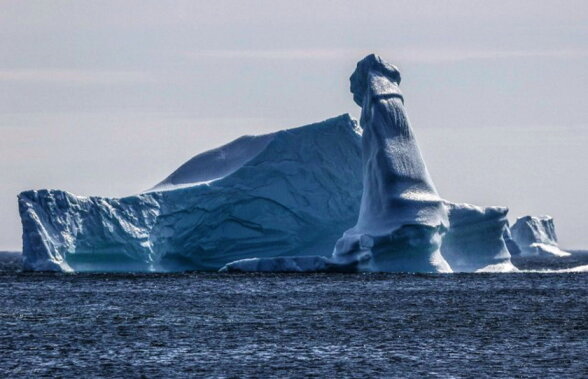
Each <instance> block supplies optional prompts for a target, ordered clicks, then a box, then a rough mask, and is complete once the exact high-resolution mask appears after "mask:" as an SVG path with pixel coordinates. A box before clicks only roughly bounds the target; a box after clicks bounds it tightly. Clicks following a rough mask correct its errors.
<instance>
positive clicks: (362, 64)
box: [349, 54, 400, 107]
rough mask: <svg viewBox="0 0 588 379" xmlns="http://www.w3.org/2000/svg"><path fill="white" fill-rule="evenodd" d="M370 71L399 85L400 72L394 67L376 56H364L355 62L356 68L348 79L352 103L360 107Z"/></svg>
mask: <svg viewBox="0 0 588 379" xmlns="http://www.w3.org/2000/svg"><path fill="white" fill-rule="evenodd" d="M370 71H374V72H378V73H380V74H382V75H384V76H385V77H387V78H388V79H390V81H392V82H394V83H396V84H399V83H400V72H399V71H398V69H397V68H396V67H395V66H393V65H391V64H389V63H387V62H386V61H384V60H383V59H382V58H380V57H379V56H378V55H376V54H370V55H368V56H366V57H365V58H363V59H362V60H360V61H359V62H357V67H356V68H355V71H354V72H353V74H351V77H350V78H349V81H350V91H351V93H352V94H353V101H354V102H355V103H356V104H357V105H359V106H360V107H362V106H363V98H364V97H365V93H366V91H367V88H368V77H369V73H370Z"/></svg>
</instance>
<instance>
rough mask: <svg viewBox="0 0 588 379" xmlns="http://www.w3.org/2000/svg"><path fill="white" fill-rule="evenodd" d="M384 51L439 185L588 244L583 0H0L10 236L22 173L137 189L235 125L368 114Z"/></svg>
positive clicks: (2, 244) (3, 197)
mask: <svg viewBox="0 0 588 379" xmlns="http://www.w3.org/2000/svg"><path fill="white" fill-rule="evenodd" d="M372 52H373V53H377V54H379V55H381V56H382V57H383V58H384V59H386V60H388V61H389V62H391V63H393V64H395V65H396V66H398V67H399V69H400V71H401V73H402V78H403V79H402V83H401V88H402V90H403V92H404V94H405V99H406V102H405V103H406V107H407V111H408V113H409V116H410V119H411V122H412V126H413V129H414V131H415V134H416V136H417V139H418V142H419V144H420V147H421V149H422V151H423V155H424V158H425V160H426V162H427V165H428V167H429V171H430V172H431V175H432V177H433V180H434V182H435V184H436V186H437V188H438V190H439V192H440V194H441V195H442V196H443V197H444V198H447V199H448V200H451V201H456V202H469V203H474V204H477V205H506V206H508V207H509V208H510V213H509V218H510V219H511V221H514V220H516V218H517V217H520V216H523V215H526V214H532V215H538V214H549V215H552V216H553V217H554V218H555V222H556V228H557V232H558V235H559V237H560V243H561V245H562V246H563V247H565V248H576V249H580V248H587V249H588V217H587V216H586V215H588V202H587V201H585V193H586V188H585V187H586V185H587V184H588V167H587V166H586V165H587V163H588V148H587V146H588V72H587V67H588V2H586V1H573V0H569V1H561V0H560V1H540V0H534V1H525V0H520V1H473V0H465V1H441V0H438V1H419V0H410V1H390V0H385V1H344V0H339V1H327V0H323V1H321V0H314V1H307V0H296V1H292V0H289V1H281V0H271V1H265V0H256V1H248V0H215V1H204V0H196V1H132V0H126V1H124V2H123V1H61V0H52V1H34V0H33V1H18V0H17V1H4V0H0V217H1V218H0V250H20V249H21V225H20V220H19V217H18V207H17V200H16V195H17V194H18V193H19V192H21V191H23V190H28V189H41V188H52V189H64V190H67V191H70V192H73V193H76V194H79V195H102V196H125V195H130V194H135V193H138V192H140V191H142V190H145V189H147V188H150V187H152V186H153V185H154V184H156V183H158V182H159V181H161V180H162V179H163V178H165V177H166V176H167V175H168V174H169V173H171V172H172V171H173V170H174V169H175V168H177V167H178V166H179V165H180V164H182V163H183V162H184V161H186V160H188V159H189V158H190V157H192V156H193V155H196V154H197V153H200V152H202V151H205V150H208V149H210V148H213V147H216V146H219V145H221V144H224V143H226V142H229V141H231V140H232V139H234V138H236V137H239V136H240V135H243V134H261V133H266V132H271V131H275V130H279V129H283V128H289V127H295V126H300V125H305V124H309V123H313V122H316V121H320V120H324V119H327V118H330V117H333V116H336V115H339V114H343V113H350V114H351V115H352V116H354V117H358V116H359V111H360V109H359V108H358V107H357V106H356V105H355V104H354V103H353V101H352V97H351V94H350V93H349V80H348V78H349V76H350V74H351V73H352V71H353V69H354V68H355V64H356V63H357V61H358V60H360V59H361V58H363V57H364V56H365V55H366V54H368V53H372Z"/></svg>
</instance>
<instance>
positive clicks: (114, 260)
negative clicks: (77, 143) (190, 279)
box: [18, 115, 362, 272]
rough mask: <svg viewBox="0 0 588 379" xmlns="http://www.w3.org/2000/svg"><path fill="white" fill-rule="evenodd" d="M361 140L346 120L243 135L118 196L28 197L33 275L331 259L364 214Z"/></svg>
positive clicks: (27, 265) (23, 198) (23, 202)
mask: <svg viewBox="0 0 588 379" xmlns="http://www.w3.org/2000/svg"><path fill="white" fill-rule="evenodd" d="M360 135H361V130H360V129H359V128H358V126H357V123H356V122H355V121H354V120H352V119H351V117H350V116H349V115H341V116H338V117H335V118H332V119H329V120H326V121H324V122H320V123H316V124H311V125H307V126H303V127H299V128H294V129H289V130H283V131H279V132H276V133H271V134H267V135H263V136H257V137H252V136H246V137H242V138H239V139H237V140H235V141H233V142H231V143H229V144H227V145H225V146H221V147H219V148H217V149H214V150H211V151H208V152H205V153H203V154H200V155H197V156H196V157H194V158H192V159H191V160H189V161H188V162H186V163H185V164H183V165H182V166H181V167H179V168H178V169H177V170H176V171H175V172H173V173H172V174H171V175H170V176H168V177H167V178H166V179H164V180H163V181H162V182H160V183H159V184H158V185H156V186H155V187H153V188H151V189H150V190H148V191H145V192H144V193H141V194H138V195H135V196H129V197H124V198H120V199H112V198H103V197H81V196H75V195H73V194H71V193H69V192H66V191H59V190H36V191H25V192H22V193H21V194H20V195H19V197H18V201H19V209H20V215H21V221H22V226H23V268H24V269H25V270H36V271H64V272H71V271H75V272H79V271H94V272H113V271H122V272H128V271H133V272H174V271H195V270H199V271H216V270H218V269H219V268H221V267H222V266H224V265H225V264H227V263H229V262H231V261H235V260H238V259H245V258H252V257H261V258H263V257H270V256H271V257H275V256H285V255H288V256H309V255H319V256H323V255H324V256H329V255H330V254H331V252H332V246H333V244H334V243H335V241H336V240H337V238H338V237H339V236H340V235H341V233H343V231H345V230H346V229H347V228H349V227H350V226H352V225H353V223H354V222H355V217H356V216H355V215H356V214H357V212H358V210H359V202H360V197H361V191H362V190H361V146H360V139H361V137H360Z"/></svg>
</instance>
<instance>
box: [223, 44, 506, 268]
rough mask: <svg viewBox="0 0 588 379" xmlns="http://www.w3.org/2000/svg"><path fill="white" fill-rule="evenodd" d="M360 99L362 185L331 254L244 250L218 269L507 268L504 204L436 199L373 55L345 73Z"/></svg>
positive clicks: (399, 105)
mask: <svg viewBox="0 0 588 379" xmlns="http://www.w3.org/2000/svg"><path fill="white" fill-rule="evenodd" d="M350 81H351V92H352V93H353V98H354V100H355V102H356V103H357V104H358V105H359V106H361V107H362V114H361V126H362V128H363V135H362V172H363V177H362V182H363V192H362V197H361V204H360V209H359V213H358V218H357V222H356V224H355V225H354V226H353V227H352V228H349V229H348V230H347V231H345V233H344V234H343V236H342V237H341V238H340V239H339V240H338V241H337V243H336V244H335V248H334V251H333V255H332V257H330V258H325V257H324V256H320V257H319V256H315V257H304V258H301V257H280V258H275V259H273V258H252V259H245V260H238V261H235V262H231V263H229V264H228V265H226V266H225V267H223V269H222V270H223V271H286V272H312V271H327V272H328V271H343V272H348V271H372V272H433V273H445V272H452V271H459V272H474V271H478V272H484V271H486V272H511V271H516V270H517V269H516V268H515V267H514V266H513V265H512V263H511V261H510V253H509V251H508V249H507V247H506V244H505V241H504V238H503V233H504V230H505V229H506V228H507V225H508V222H507V219H506V214H507V212H508V209H507V208H504V207H487V208H482V207H476V206H473V205H468V204H456V203H450V202H448V201H445V200H443V199H441V198H440V197H439V195H438V193H437V190H436V189H435V186H434V184H433V181H432V179H431V177H430V175H429V173H428V171H427V168H426V165H425V162H424V160H423V158H422V156H421V153H420V150H419V148H418V145H417V143H416V139H415V137H414V135H413V132H412V130H411V127H410V123H409V121H408V117H407V115H406V111H405V109H404V97H403V95H402V93H401V92H400V89H399V87H398V85H399V83H400V73H399V72H398V70H397V69H396V67H394V66H392V65H390V64H388V63H386V62H385V61H383V60H382V59H381V58H380V57H378V56H376V55H373V54H372V55H369V56H367V57H366V58H364V59H363V60H361V61H360V62H359V63H358V64H357V68H356V70H355V72H354V73H353V75H352V76H351V78H350Z"/></svg>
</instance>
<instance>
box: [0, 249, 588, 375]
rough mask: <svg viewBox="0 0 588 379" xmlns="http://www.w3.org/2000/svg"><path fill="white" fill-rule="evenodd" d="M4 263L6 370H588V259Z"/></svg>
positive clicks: (0, 295) (0, 274)
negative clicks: (83, 267) (30, 266)
mask: <svg viewBox="0 0 588 379" xmlns="http://www.w3.org/2000/svg"><path fill="white" fill-rule="evenodd" d="M586 258H588V255H582V256H580V258H577V257H576V259H577V260H578V261H579V262H581V261H584V260H585V259H586ZM559 262H560V263H559V265H560V266H561V261H559ZM519 263H520V265H524V264H523V263H522V262H519ZM568 263H569V264H571V262H568ZM575 263H577V262H574V264H575ZM536 264H537V263H536V262H535V263H533V262H530V263H528V265H529V266H530V267H529V268H533V267H534V266H533V265H536ZM584 264H586V262H585V261H584ZM556 266H557V265H556ZM564 266H565V265H564ZM7 267H8V266H6V265H5V266H4V268H3V269H2V270H0V377H9V378H16V377H130V378H133V377H148V378H155V377H262V378H265V377H328V378H338V377H357V378H364V377H402V378H404V377H414V378H421V377H440V378H462V377H463V378H484V377H552V378H564V377H570V378H582V377H584V378H585V377H588V286H587V285H588V273H522V274H521V273H519V274H449V275H447V274H446V275H416V274H413V275H409V274H306V275H301V274H298V275H287V274H263V275H260V274H202V273H190V274H166V275H128V274H127V275H121V274H114V275H113V274H108V275H96V274H42V273H22V272H18V271H16V270H15V269H11V268H10V267H8V268H7Z"/></svg>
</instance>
